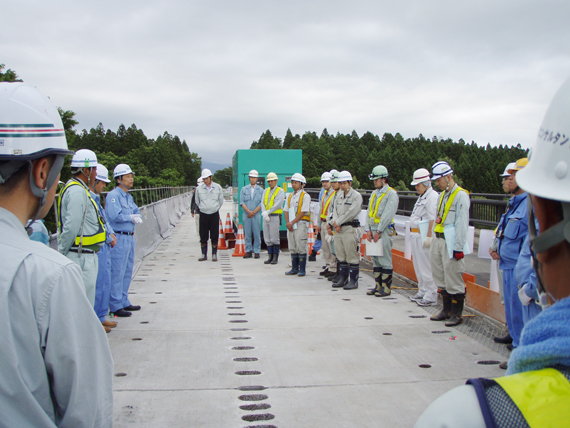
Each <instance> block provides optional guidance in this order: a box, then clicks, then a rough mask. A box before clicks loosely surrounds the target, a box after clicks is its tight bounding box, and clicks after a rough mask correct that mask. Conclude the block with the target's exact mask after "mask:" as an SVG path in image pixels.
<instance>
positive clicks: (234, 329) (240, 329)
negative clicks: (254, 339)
mask: <svg viewBox="0 0 570 428" xmlns="http://www.w3.org/2000/svg"><path fill="white" fill-rule="evenodd" d="M248 330H251V329H250V328H230V331H248Z"/></svg>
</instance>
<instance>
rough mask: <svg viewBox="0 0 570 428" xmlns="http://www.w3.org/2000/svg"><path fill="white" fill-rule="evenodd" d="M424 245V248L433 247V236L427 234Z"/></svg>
mask: <svg viewBox="0 0 570 428" xmlns="http://www.w3.org/2000/svg"><path fill="white" fill-rule="evenodd" d="M422 245H423V247H424V248H430V247H431V236H426V239H424V243H423V244H422Z"/></svg>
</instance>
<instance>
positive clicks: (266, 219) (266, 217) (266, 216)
mask: <svg viewBox="0 0 570 428" xmlns="http://www.w3.org/2000/svg"><path fill="white" fill-rule="evenodd" d="M261 215H262V216H263V220H265V221H266V222H268V223H269V221H270V220H271V219H270V218H269V213H268V212H267V211H263V213H262V214H261Z"/></svg>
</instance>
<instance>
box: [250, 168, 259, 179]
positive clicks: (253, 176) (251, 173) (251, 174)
mask: <svg viewBox="0 0 570 428" xmlns="http://www.w3.org/2000/svg"><path fill="white" fill-rule="evenodd" d="M249 176H250V177H252V178H259V173H258V172H257V171H256V170H255V169H252V170H251V171H249Z"/></svg>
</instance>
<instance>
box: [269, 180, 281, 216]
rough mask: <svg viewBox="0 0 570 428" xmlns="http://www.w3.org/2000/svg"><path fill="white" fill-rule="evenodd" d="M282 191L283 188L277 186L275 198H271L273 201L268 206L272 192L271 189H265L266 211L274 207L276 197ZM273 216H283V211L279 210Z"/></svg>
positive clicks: (274, 193)
mask: <svg viewBox="0 0 570 428" xmlns="http://www.w3.org/2000/svg"><path fill="white" fill-rule="evenodd" d="M280 191H281V187H279V186H275V191H274V192H273V196H271V200H269V205H268V204H267V200H268V199H269V192H271V188H268V189H265V211H269V210H270V209H271V208H272V207H273V203H274V202H275V196H277V194H278V193H279V192H280ZM273 214H283V210H282V209H278V210H275V211H273Z"/></svg>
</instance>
